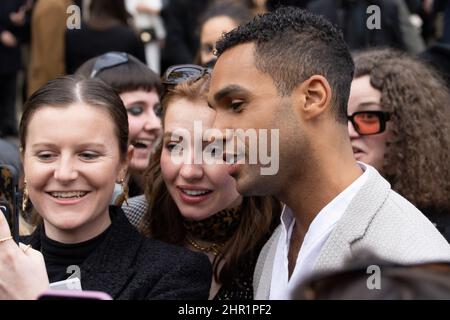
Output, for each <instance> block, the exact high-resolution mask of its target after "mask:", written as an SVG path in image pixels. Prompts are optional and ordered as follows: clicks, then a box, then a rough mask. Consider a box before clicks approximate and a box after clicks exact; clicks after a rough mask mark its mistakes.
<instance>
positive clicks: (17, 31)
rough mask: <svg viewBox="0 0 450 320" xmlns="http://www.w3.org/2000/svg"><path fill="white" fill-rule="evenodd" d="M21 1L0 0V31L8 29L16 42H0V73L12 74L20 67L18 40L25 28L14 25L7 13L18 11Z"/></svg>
mask: <svg viewBox="0 0 450 320" xmlns="http://www.w3.org/2000/svg"><path fill="white" fill-rule="evenodd" d="M23 2H24V1H22V0H0V33H1V32H3V31H9V32H11V33H12V34H13V35H14V36H15V37H16V39H17V42H18V44H17V46H16V47H14V48H10V47H6V46H5V45H3V44H2V43H1V42H0V75H5V74H14V73H16V72H17V71H19V69H20V67H21V54H20V42H21V41H22V40H23V37H24V34H25V28H24V27H17V26H14V25H13V23H12V22H11V20H10V18H9V15H10V14H11V13H13V12H16V11H18V10H19V8H20V6H21V5H22V4H23ZM2 107H3V106H2Z"/></svg>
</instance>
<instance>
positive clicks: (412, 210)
mask: <svg viewBox="0 0 450 320" xmlns="http://www.w3.org/2000/svg"><path fill="white" fill-rule="evenodd" d="M366 170H368V174H369V176H368V179H367V181H366V183H365V184H364V185H363V186H362V188H361V189H360V190H359V191H358V193H357V194H356V195H355V196H354V198H353V200H352V201H351V202H350V204H349V206H348V207H347V209H346V210H345V212H344V214H343V216H342V218H341V220H339V222H338V223H337V225H336V227H335V228H334V230H333V231H332V232H331V234H330V236H329V238H328V240H327V241H326V243H325V244H324V246H323V248H322V251H321V252H320V254H319V257H318V259H317V261H316V264H315V267H314V272H315V273H318V272H320V273H322V272H330V271H331V272H332V271H338V270H342V269H343V268H344V267H345V264H346V262H347V261H348V260H349V259H351V257H352V254H353V253H356V252H360V251H361V250H368V251H370V252H372V253H373V254H375V255H376V256H378V257H379V258H380V259H383V260H386V261H390V262H393V263H398V264H405V265H407V264H419V263H425V262H436V261H440V262H444V261H450V245H449V244H448V243H447V241H446V240H445V238H444V237H443V236H442V235H441V234H440V233H439V231H438V230H437V229H436V228H435V227H434V226H433V224H432V223H431V222H430V221H429V220H428V219H427V218H426V217H425V216H424V215H423V214H422V213H421V212H420V211H419V210H418V209H417V208H416V207H414V206H413V205H412V204H411V203H410V202H408V201H407V200H406V199H405V198H403V197H402V196H400V195H399V194H398V193H396V192H395V191H393V190H392V189H391V186H390V184H389V183H388V182H387V181H386V180H385V179H384V178H383V177H382V176H381V175H380V174H379V173H378V172H377V171H376V170H375V169H374V168H372V167H370V166H367V169H366ZM281 231H282V229H281V226H278V228H277V229H276V230H275V232H274V233H273V235H272V237H271V238H270V239H269V241H268V242H267V243H266V245H265V246H264V248H263V250H262V251H261V253H260V255H259V258H258V263H257V265H256V268H255V274H254V290H255V299H258V300H261V299H268V298H269V296H270V286H271V279H272V271H273V270H272V269H273V262H274V258H275V251H276V248H277V245H278V240H279V238H280V235H281V234H282V232H281Z"/></svg>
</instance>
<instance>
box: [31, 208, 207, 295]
mask: <svg viewBox="0 0 450 320" xmlns="http://www.w3.org/2000/svg"><path fill="white" fill-rule="evenodd" d="M110 215H111V220H112V225H111V228H110V230H109V231H108V234H107V235H106V237H105V239H104V240H103V241H102V242H101V243H100V245H99V246H98V248H97V249H96V250H95V251H94V252H93V253H92V254H91V255H90V256H89V257H88V258H87V259H86V260H85V261H84V262H83V263H82V265H81V266H80V269H81V286H82V288H83V290H95V291H103V292H106V293H108V294H109V295H110V296H111V297H113V299H123V300H129V299H132V300H144V299H208V296H209V289H210V286H211V278H212V274H211V272H212V271H211V264H210V262H209V260H208V258H207V257H206V256H205V255H203V254H201V253H195V252H192V251H190V250H188V249H185V248H182V247H178V246H173V245H170V244H166V243H163V242H160V241H157V240H154V239H151V238H147V237H144V236H142V235H141V234H139V233H138V231H137V230H136V229H135V228H134V227H133V226H132V225H131V224H130V223H129V222H128V220H127V218H126V217H125V215H124V213H123V211H122V209H120V208H118V207H115V206H111V207H110ZM42 230H43V228H42V227H41V228H38V229H36V231H35V232H34V233H33V234H32V235H31V236H29V237H25V238H24V239H23V242H24V243H31V245H32V247H33V248H34V249H36V250H40V247H41V246H40V241H41V240H40V239H41V235H40V233H41V232H42ZM44 259H45V255H44Z"/></svg>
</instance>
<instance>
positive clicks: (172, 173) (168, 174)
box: [125, 65, 280, 300]
mask: <svg viewBox="0 0 450 320" xmlns="http://www.w3.org/2000/svg"><path fill="white" fill-rule="evenodd" d="M208 73H209V71H208V69H204V68H202V67H199V66H195V65H181V66H174V67H171V68H169V69H168V70H167V72H166V74H165V75H164V77H163V83H165V84H166V85H167V86H168V88H167V91H166V93H165V95H164V98H163V101H162V106H163V111H162V121H163V130H164V137H163V141H162V144H160V145H159V146H158V148H157V150H156V152H155V155H154V161H152V162H151V165H150V167H149V170H148V172H147V189H146V190H147V192H146V198H147V200H148V201H149V202H148V203H149V205H148V210H145V209H143V208H145V207H146V205H145V206H142V205H139V204H138V203H136V202H135V199H136V198H135V199H130V206H132V207H129V208H126V209H125V211H126V213H127V215H128V218H129V219H130V220H131V221H135V223H136V224H140V229H141V231H142V232H143V233H144V234H145V235H149V236H152V237H153V238H155V239H158V240H163V241H166V242H169V243H173V244H178V245H181V246H184V247H186V248H189V249H191V250H193V251H199V252H202V253H204V254H206V255H207V256H208V258H209V260H210V262H211V264H212V266H213V271H214V275H213V279H212V285H211V289H210V295H209V297H210V299H219V300H230V299H231V300H244V299H253V285H252V279H253V271H254V268H255V263H256V259H257V257H258V254H259V251H260V250H261V248H262V245H263V244H264V242H265V241H266V240H267V239H268V237H269V236H270V234H271V232H272V231H273V229H274V226H275V225H276V224H277V223H278V221H279V214H280V204H279V203H278V202H277V201H276V200H275V199H274V198H271V197H242V196H241V195H239V193H238V192H237V190H236V184H235V180H234V179H233V178H232V177H231V176H230V175H229V174H228V170H229V165H228V164H223V163H222V164H219V163H210V164H208V163H206V160H204V159H203V160H204V161H203V162H202V163H200V164H195V163H187V162H188V161H186V162H185V161H180V162H177V161H174V158H175V157H173V155H174V154H173V153H172V150H175V148H178V150H180V149H179V148H180V147H181V148H182V149H181V151H182V152H183V155H185V154H190V155H191V156H192V154H193V152H192V151H194V152H195V146H194V142H193V141H192V140H188V137H189V134H190V136H191V137H194V135H195V133H194V132H195V131H194V130H195V129H194V128H195V121H201V123H202V128H203V129H207V128H210V127H211V126H212V123H213V118H214V111H213V110H212V109H210V108H209V107H208V104H207V101H206V95H207V91H208V86H209V74H208ZM180 130H181V131H182V132H185V133H186V132H188V133H189V134H186V135H184V136H181V138H180V136H178V135H175V132H177V131H180ZM202 142H203V144H204V146H203V147H204V149H203V151H204V150H206V148H207V146H208V141H205V140H204V141H202ZM200 148H201V147H200ZM191 160H192V159H191ZM133 205H137V206H133ZM130 209H131V210H130ZM127 211H128V212H127Z"/></svg>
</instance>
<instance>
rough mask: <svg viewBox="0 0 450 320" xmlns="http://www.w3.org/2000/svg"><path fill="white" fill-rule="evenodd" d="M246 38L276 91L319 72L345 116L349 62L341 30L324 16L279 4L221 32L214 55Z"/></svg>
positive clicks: (344, 117)
mask: <svg viewBox="0 0 450 320" xmlns="http://www.w3.org/2000/svg"><path fill="white" fill-rule="evenodd" d="M250 42H254V43H255V53H254V54H255V61H256V65H255V66H256V68H257V69H258V70H260V71H261V72H263V73H267V74H268V75H270V76H271V77H272V79H273V81H274V84H275V86H276V88H277V90H278V93H279V94H280V95H281V96H288V95H290V94H291V92H292V90H294V88H295V87H296V86H297V85H299V84H300V83H302V82H303V81H305V80H306V79H308V78H310V77H311V76H313V75H316V74H318V75H322V76H324V77H325V78H326V79H327V80H328V82H329V83H330V86H331V89H332V99H333V108H334V109H335V110H334V111H335V114H336V119H337V120H338V121H340V122H341V123H346V122H347V103H348V97H349V94H350V86H351V82H352V79H353V70H354V65H353V60H352V57H351V55H350V51H349V49H348V47H347V45H346V43H345V41H344V39H343V36H342V33H341V32H340V31H338V29H336V28H335V27H334V26H333V25H332V24H331V23H330V22H329V21H327V20H326V19H325V18H323V17H321V16H318V15H314V14H312V13H309V12H307V11H305V10H302V9H299V8H296V7H280V8H279V9H277V10H276V11H274V12H271V13H267V14H263V15H259V16H257V17H256V18H255V19H253V20H252V21H250V22H248V23H247V24H245V25H241V26H239V27H238V28H236V29H234V30H232V31H230V32H228V33H226V34H225V35H223V37H222V38H221V39H220V40H219V41H218V42H217V44H216V48H217V55H218V56H220V55H221V54H222V53H223V52H224V51H226V50H228V49H229V48H232V47H234V46H237V45H239V44H243V43H250Z"/></svg>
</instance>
